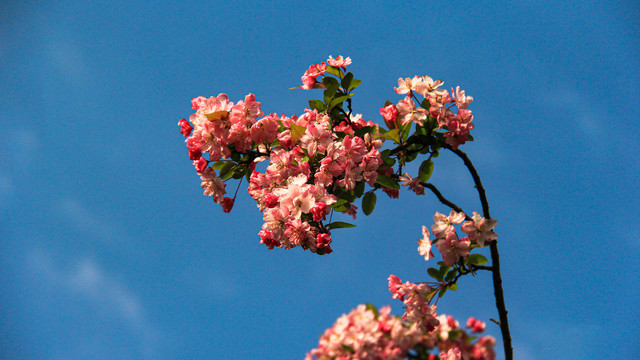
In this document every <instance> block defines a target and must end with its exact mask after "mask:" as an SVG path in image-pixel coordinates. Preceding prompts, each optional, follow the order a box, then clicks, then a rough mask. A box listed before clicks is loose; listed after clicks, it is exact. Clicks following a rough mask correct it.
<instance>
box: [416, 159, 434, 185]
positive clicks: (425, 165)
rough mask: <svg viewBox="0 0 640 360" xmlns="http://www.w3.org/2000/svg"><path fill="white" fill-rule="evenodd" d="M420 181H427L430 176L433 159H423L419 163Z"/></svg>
mask: <svg viewBox="0 0 640 360" xmlns="http://www.w3.org/2000/svg"><path fill="white" fill-rule="evenodd" d="M418 174H419V177H420V181H421V182H427V181H429V178H431V174H433V161H431V160H425V161H423V162H422V164H421V165H420V170H419V171H418Z"/></svg>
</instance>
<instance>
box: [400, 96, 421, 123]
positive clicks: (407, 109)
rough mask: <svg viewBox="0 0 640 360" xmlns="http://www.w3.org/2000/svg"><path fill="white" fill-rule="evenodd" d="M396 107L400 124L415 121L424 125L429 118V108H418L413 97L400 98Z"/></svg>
mask: <svg viewBox="0 0 640 360" xmlns="http://www.w3.org/2000/svg"><path fill="white" fill-rule="evenodd" d="M396 108H397V109H398V122H399V123H400V125H403V126H404V125H406V124H409V123H410V122H414V123H416V124H418V125H420V126H422V124H424V121H425V120H426V119H427V114H428V112H427V110H425V109H423V108H416V106H415V103H414V102H413V99H411V98H410V97H409V96H407V97H405V98H404V100H400V102H398V105H397V106H396Z"/></svg>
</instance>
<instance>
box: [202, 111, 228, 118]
mask: <svg viewBox="0 0 640 360" xmlns="http://www.w3.org/2000/svg"><path fill="white" fill-rule="evenodd" d="M204 116H206V117H207V120H209V121H220V120H222V119H228V118H229V112H228V111H226V110H220V111H214V112H212V113H208V114H204Z"/></svg>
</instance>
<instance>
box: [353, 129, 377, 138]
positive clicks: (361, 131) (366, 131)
mask: <svg viewBox="0 0 640 360" xmlns="http://www.w3.org/2000/svg"><path fill="white" fill-rule="evenodd" d="M374 130H375V127H374V126H364V127H361V128H360V129H358V130H356V131H355V135H356V136H359V137H361V138H364V135H365V134H371V133H372V132H373V131H374Z"/></svg>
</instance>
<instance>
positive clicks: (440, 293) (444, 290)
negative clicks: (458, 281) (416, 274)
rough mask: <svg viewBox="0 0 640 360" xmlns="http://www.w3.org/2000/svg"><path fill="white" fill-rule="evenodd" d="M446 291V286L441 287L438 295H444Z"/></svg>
mask: <svg viewBox="0 0 640 360" xmlns="http://www.w3.org/2000/svg"><path fill="white" fill-rule="evenodd" d="M446 292H447V287H446V286H445V287H443V288H442V289H440V292H439V293H438V297H443V296H444V294H445V293H446Z"/></svg>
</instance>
